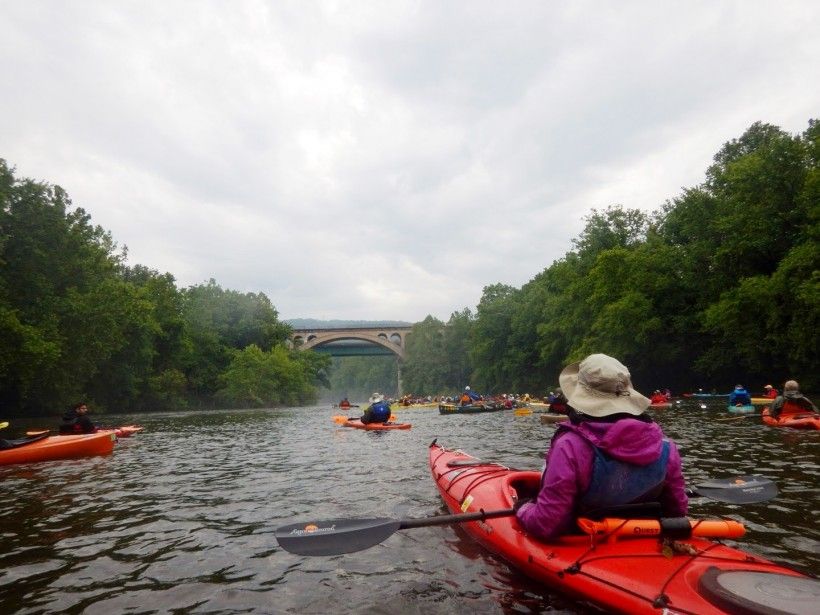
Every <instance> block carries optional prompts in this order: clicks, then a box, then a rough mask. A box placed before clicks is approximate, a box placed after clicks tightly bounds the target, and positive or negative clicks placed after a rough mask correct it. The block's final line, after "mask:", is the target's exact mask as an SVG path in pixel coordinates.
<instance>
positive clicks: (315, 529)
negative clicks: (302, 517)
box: [290, 523, 336, 536]
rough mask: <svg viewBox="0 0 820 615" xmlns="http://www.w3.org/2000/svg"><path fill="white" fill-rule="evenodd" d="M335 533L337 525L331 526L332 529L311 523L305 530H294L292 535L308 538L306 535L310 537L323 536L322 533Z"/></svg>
mask: <svg viewBox="0 0 820 615" xmlns="http://www.w3.org/2000/svg"><path fill="white" fill-rule="evenodd" d="M335 531H336V525H335V524H334V525H331V526H330V527H319V526H318V525H314V524H313V523H309V524H308V525H306V526H305V529H303V530H298V529H295V528H294V529H292V530H291V531H290V533H291V535H292V536H306V535H310V534H322V533H326V532H335Z"/></svg>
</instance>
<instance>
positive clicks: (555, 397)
mask: <svg viewBox="0 0 820 615" xmlns="http://www.w3.org/2000/svg"><path fill="white" fill-rule="evenodd" d="M548 412H552V413H553V414H566V413H567V398H566V396H565V395H564V392H563V391H562V390H561V388H560V387H559V388H557V389H555V393H553V394H552V401H551V402H550V406H549V408H548Z"/></svg>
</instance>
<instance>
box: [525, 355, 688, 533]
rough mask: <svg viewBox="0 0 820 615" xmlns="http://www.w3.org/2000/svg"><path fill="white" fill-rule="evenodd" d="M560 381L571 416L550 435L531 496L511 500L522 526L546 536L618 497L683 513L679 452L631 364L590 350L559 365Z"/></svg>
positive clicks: (670, 513)
mask: <svg viewBox="0 0 820 615" xmlns="http://www.w3.org/2000/svg"><path fill="white" fill-rule="evenodd" d="M559 382H560V384H561V389H562V390H563V392H564V395H566V397H567V400H568V407H567V414H568V415H569V417H570V420H569V424H567V422H564V423H562V424H561V425H560V426H559V427H558V429H557V431H556V432H555V435H554V436H553V437H552V442H551V445H550V449H549V451H548V453H547V457H546V460H547V467H546V469H545V470H544V475H543V477H542V479H541V489H540V491H539V493H538V496H537V498H536V499H535V501H534V502H523V503H521V502H519V503H517V504H516V507H517V508H518V510H517V512H516V516H517V518H518V521H519V522H520V523H521V525H522V527H523V528H524V529H525V530H526V531H527V533H529V534H531V535H533V536H535V537H537V538H540V539H542V540H552V539H554V538H557V537H558V536H561V535H564V534H568V533H572V532H573V531H574V530H575V529H576V528H575V519H576V518H577V517H578V516H580V515H584V514H589V513H591V512H592V511H595V510H598V511H601V510H604V509H606V508H608V507H613V506H621V505H624V504H647V505H652V503H656V504H654V505H655V506H656V507H659V508H660V512H661V514H662V515H663V516H664V517H682V516H685V515H686V511H687V507H688V498H687V496H686V492H685V490H684V479H683V474H682V471H681V458H680V454H679V453H678V449H677V447H676V446H675V443H674V442H672V441H670V440H667V439H666V438H664V435H663V432H662V431H661V428H660V427H659V426H658V425H657V423H655V422H654V421H653V420H652V417H651V416H650V415H649V413H648V412H647V409H648V408H649V399H647V398H646V397H644V396H643V395H641V394H640V393H638V391H636V390H635V389H634V388H633V387H632V381H631V377H630V374H629V370H628V369H627V368H626V367H625V366H624V365H623V364H622V363H621V362H620V361H618V360H617V359H614V358H612V357H610V356H607V355H605V354H592V355H590V356H588V357H587V358H586V359H584V360H583V361H581V362H580V363H573V364H571V365H568V366H567V367H565V368H564V370H563V371H562V372H561V375H560V377H559Z"/></svg>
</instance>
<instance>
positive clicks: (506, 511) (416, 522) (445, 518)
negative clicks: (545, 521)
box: [399, 508, 515, 530]
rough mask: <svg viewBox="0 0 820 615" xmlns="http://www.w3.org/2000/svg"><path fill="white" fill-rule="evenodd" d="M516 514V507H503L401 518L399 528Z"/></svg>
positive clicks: (447, 523) (446, 523)
mask: <svg viewBox="0 0 820 615" xmlns="http://www.w3.org/2000/svg"><path fill="white" fill-rule="evenodd" d="M514 514H515V509H514V508H503V509H501V510H487V511H484V510H481V511H479V512H474V513H463V514H460V515H438V516H437V517H423V518H421V519H400V520H399V529H400V530H406V529H410V528H415V527H430V526H434V525H452V524H453V523H466V522H468V521H483V520H484V519H496V518H498V517H510V516H512V515H514Z"/></svg>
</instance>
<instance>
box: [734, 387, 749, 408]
mask: <svg viewBox="0 0 820 615" xmlns="http://www.w3.org/2000/svg"><path fill="white" fill-rule="evenodd" d="M751 403H752V398H751V397H749V392H748V391H747V390H746V389H735V390H734V391H732V392H731V393H730V394H729V405H731V406H735V405H737V404H743V405H744V406H748V405H750V404H751Z"/></svg>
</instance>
